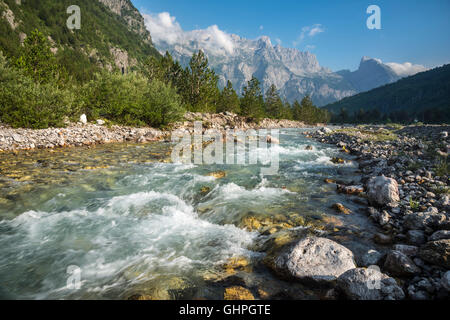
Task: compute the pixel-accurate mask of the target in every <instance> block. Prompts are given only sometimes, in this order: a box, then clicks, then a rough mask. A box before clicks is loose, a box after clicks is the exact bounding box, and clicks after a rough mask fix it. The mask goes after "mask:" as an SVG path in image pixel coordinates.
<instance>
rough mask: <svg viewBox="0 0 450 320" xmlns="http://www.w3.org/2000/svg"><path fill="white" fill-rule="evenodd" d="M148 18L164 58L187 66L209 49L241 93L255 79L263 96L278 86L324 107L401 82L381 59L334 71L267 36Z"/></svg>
mask: <svg viewBox="0 0 450 320" xmlns="http://www.w3.org/2000/svg"><path fill="white" fill-rule="evenodd" d="M144 17H145V19H146V26H147V28H148V29H149V30H150V32H151V33H152V35H153V40H154V42H155V45H156V47H157V49H158V50H159V51H160V52H161V53H162V54H164V53H165V52H166V51H169V52H170V53H171V54H172V55H173V57H174V58H175V59H177V60H179V61H180V62H181V64H182V65H183V66H187V65H188V63H189V60H190V58H191V56H192V54H193V53H194V52H196V51H198V50H203V51H204V52H205V53H206V55H207V57H208V59H209V63H210V65H211V67H212V68H213V69H214V70H215V71H216V73H217V74H218V75H219V83H220V86H222V87H224V86H225V85H226V83H227V81H228V80H230V81H231V82H232V83H233V86H234V87H235V89H236V90H237V91H238V93H242V90H243V88H244V87H245V86H246V85H247V82H248V81H249V80H250V79H251V78H252V76H253V75H254V76H256V77H257V78H258V79H259V80H260V81H261V84H262V89H263V92H266V91H267V89H269V87H270V86H271V85H272V84H275V85H276V86H277V88H278V89H279V91H280V94H281V95H282V96H283V97H284V98H285V99H287V100H288V101H289V102H291V103H292V102H293V101H295V100H301V99H302V98H303V97H304V96H305V95H310V96H311V98H312V100H313V102H314V103H315V104H317V105H319V106H323V105H326V104H328V103H332V102H335V101H338V100H341V99H343V98H345V97H348V96H352V95H354V94H357V93H359V92H362V91H367V90H370V89H373V88H375V87H379V86H381V85H385V84H388V83H391V82H394V81H397V80H398V79H400V76H398V75H397V73H396V72H395V71H394V70H393V69H392V68H391V67H390V66H388V65H387V64H383V63H382V62H381V61H380V60H378V59H372V58H367V57H364V58H363V59H362V61H361V64H360V67H359V69H358V70H356V71H354V72H351V71H349V70H343V71H339V72H332V71H331V70H330V69H328V68H325V67H322V66H321V65H320V64H319V62H318V60H317V58H316V56H315V55H314V54H312V53H310V52H302V51H300V50H298V49H294V48H284V47H282V46H281V45H279V44H277V45H273V44H272V42H271V40H270V38H269V37H266V36H263V37H260V38H259V39H256V40H249V39H245V38H242V37H240V36H237V35H234V34H228V33H226V32H223V31H221V30H220V29H219V28H218V27H217V26H211V27H208V28H207V29H201V30H193V31H184V30H183V29H182V28H181V26H180V25H179V24H178V22H176V20H175V18H174V17H171V16H170V15H169V14H168V13H162V14H160V15H158V16H148V15H144Z"/></svg>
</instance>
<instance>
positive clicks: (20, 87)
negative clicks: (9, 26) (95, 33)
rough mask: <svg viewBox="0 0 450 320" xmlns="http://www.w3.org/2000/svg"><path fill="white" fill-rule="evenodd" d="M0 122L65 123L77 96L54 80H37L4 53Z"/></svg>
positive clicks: (0, 73)
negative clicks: (13, 64) (8, 59)
mask: <svg viewBox="0 0 450 320" xmlns="http://www.w3.org/2000/svg"><path fill="white" fill-rule="evenodd" d="M0 83H1V86H0V121H1V122H4V123H7V124H9V125H11V126H13V127H15V128H19V127H23V128H33V129H41V128H48V127H50V126H54V127H56V126H62V125H63V118H64V116H65V115H66V113H67V112H68V110H71V108H72V104H73V102H74V95H73V93H72V92H70V91H69V90H67V89H61V88H58V86H55V84H54V83H45V84H41V83H38V82H35V81H34V80H33V79H32V78H31V77H29V76H27V75H26V74H25V73H24V72H22V71H21V70H18V69H16V68H14V67H12V66H10V65H9V64H8V63H7V61H6V59H5V58H4V57H3V55H1V54H0Z"/></svg>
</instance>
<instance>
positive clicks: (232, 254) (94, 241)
mask: <svg viewBox="0 0 450 320" xmlns="http://www.w3.org/2000/svg"><path fill="white" fill-rule="evenodd" d="M305 130H311V129H283V130H281V134H280V142H281V143H280V145H275V144H274V145H273V146H272V148H278V150H277V151H278V153H279V155H280V164H279V171H278V174H276V175H272V176H262V175H261V174H260V169H261V166H262V164H257V165H194V164H174V163H171V161H170V154H171V148H172V144H171V143H166V142H154V143H150V144H134V143H128V144H127V143H121V144H108V145H98V146H93V147H89V148H88V147H79V148H60V149H53V150H31V151H23V152H16V153H1V154H0V283H1V287H0V297H1V298H4V299H5V298H7V299H128V298H130V297H133V296H144V297H147V298H150V299H222V298H223V294H224V289H225V288H226V287H229V286H232V285H239V286H243V287H246V288H249V290H250V291H251V292H252V294H253V295H254V296H255V297H256V298H258V299H265V298H272V299H273V298H275V299H320V298H323V294H324V293H323V292H322V291H321V290H319V288H311V287H305V286H303V285H300V284H297V283H292V282H290V281H284V280H283V279H279V278H278V277H277V276H275V275H273V274H272V273H271V272H270V271H269V270H268V269H267V268H266V267H265V266H264V263H263V260H264V256H265V254H266V253H267V251H268V250H270V249H271V248H270V245H271V243H273V242H277V241H284V239H292V238H295V237H297V236H300V235H301V234H304V233H305V232H309V233H314V234H320V235H325V236H327V237H328V238H331V239H333V240H335V241H337V242H339V243H341V244H343V245H345V246H346V247H348V248H350V249H351V250H352V251H353V252H354V254H355V256H356V257H357V258H358V256H359V255H360V254H362V253H364V252H365V251H367V249H371V248H374V247H376V245H375V244H373V243H372V241H371V239H372V236H373V234H374V233H375V232H376V231H377V228H376V227H375V226H374V225H373V224H372V223H371V222H370V221H369V220H368V218H367V216H366V214H365V213H364V210H363V209H364V208H365V204H364V199H362V198H360V197H358V196H350V197H349V196H347V195H341V194H338V193H337V192H336V185H335V184H334V183H326V182H325V181H324V180H325V179H331V180H334V181H339V182H342V183H351V184H357V183H358V181H359V179H360V176H359V173H358V166H357V164H356V163H355V162H354V161H353V159H352V157H351V156H349V155H347V154H345V153H343V152H341V151H340V150H339V149H337V148H336V147H335V146H332V145H326V144H320V143H318V142H315V141H313V140H312V139H308V138H306V137H305V136H304V135H303V134H302V132H303V131H305ZM307 146H311V147H312V148H307ZM333 157H340V158H343V159H344V160H346V161H345V162H344V163H341V164H335V163H333V162H332V161H331V159H332V158H333ZM217 172H219V173H220V175H214V173H217ZM335 203H342V204H343V205H345V207H347V208H349V209H350V210H351V211H352V213H351V214H349V215H345V214H342V213H339V212H336V211H335V210H334V209H332V205H333V204H335ZM380 250H382V248H381V249H380ZM69 267H70V268H69ZM68 268H69V269H68ZM74 268H75V269H76V270H79V280H80V283H79V286H77V287H76V288H73V287H70V286H68V281H69V280H70V279H73V273H71V272H72V271H73V270H74ZM71 276H72V278H71Z"/></svg>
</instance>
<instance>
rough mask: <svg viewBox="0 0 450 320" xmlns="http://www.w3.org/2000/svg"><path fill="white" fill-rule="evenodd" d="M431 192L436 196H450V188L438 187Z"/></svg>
mask: <svg viewBox="0 0 450 320" xmlns="http://www.w3.org/2000/svg"><path fill="white" fill-rule="evenodd" d="M431 192H433V193H434V194H435V195H437V196H438V195H443V194H450V188H449V187H443V186H441V187H436V188H432V189H431Z"/></svg>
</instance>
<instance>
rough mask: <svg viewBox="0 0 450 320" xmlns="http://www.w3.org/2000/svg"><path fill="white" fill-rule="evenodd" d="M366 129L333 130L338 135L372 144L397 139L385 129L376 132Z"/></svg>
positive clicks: (359, 127)
mask: <svg viewBox="0 0 450 320" xmlns="http://www.w3.org/2000/svg"><path fill="white" fill-rule="evenodd" d="M366 128H367V127H364V126H358V127H357V128H344V129H338V130H335V132H338V133H344V134H347V135H349V136H352V137H357V138H360V139H362V140H364V141H374V142H382V141H394V140H397V139H398V136H397V135H396V134H395V133H394V132H392V131H390V130H387V129H379V130H377V131H373V130H368V129H366Z"/></svg>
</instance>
